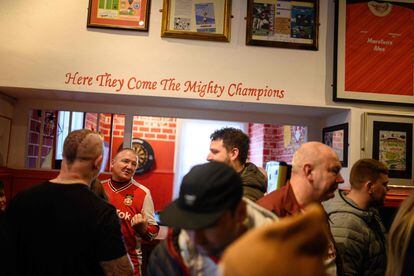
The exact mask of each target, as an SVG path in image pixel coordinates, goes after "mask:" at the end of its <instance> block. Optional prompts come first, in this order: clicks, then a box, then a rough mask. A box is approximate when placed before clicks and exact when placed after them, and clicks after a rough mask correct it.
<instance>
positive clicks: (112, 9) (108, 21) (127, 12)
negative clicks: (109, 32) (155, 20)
mask: <svg viewBox="0 0 414 276" xmlns="http://www.w3.org/2000/svg"><path fill="white" fill-rule="evenodd" d="M150 6H151V1H150V0H112V1H105V0H89V7H88V23H87V27H91V28H105V29H126V30H134V31H144V32H147V31H148V29H149V17H150Z"/></svg>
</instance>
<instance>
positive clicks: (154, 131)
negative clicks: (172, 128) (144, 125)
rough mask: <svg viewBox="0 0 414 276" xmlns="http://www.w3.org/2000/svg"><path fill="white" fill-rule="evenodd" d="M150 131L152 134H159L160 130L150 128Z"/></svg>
mask: <svg viewBox="0 0 414 276" xmlns="http://www.w3.org/2000/svg"><path fill="white" fill-rule="evenodd" d="M150 131H151V132H153V133H160V132H161V129H160V128H151V130H150Z"/></svg>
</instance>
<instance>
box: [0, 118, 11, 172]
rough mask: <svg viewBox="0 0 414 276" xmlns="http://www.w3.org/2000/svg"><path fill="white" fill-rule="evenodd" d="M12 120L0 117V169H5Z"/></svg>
mask: <svg viewBox="0 0 414 276" xmlns="http://www.w3.org/2000/svg"><path fill="white" fill-rule="evenodd" d="M11 126H12V119H11V118H9V117H6V116H3V115H0V167H6V166H7V162H8V157H9V148H10V136H11Z"/></svg>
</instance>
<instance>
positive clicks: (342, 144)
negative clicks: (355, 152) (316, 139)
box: [322, 123, 348, 167]
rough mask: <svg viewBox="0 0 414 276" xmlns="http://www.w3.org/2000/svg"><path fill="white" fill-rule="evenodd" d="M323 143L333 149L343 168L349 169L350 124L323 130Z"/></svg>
mask: <svg viewBox="0 0 414 276" xmlns="http://www.w3.org/2000/svg"><path fill="white" fill-rule="evenodd" d="M322 143H324V144H325V145H328V146H330V147H331V148H333V150H334V151H335V152H336V154H338V157H339V161H341V164H342V167H348V123H346V124H340V125H336V126H331V127H325V128H323V129H322Z"/></svg>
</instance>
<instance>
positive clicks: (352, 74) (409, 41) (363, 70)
mask: <svg viewBox="0 0 414 276" xmlns="http://www.w3.org/2000/svg"><path fill="white" fill-rule="evenodd" d="M375 7H383V9H382V10H380V9H375ZM413 50H414V11H413V10H412V9H410V8H408V7H402V6H397V5H393V4H390V3H383V4H381V3H372V2H371V3H370V4H369V3H366V2H365V3H355V4H347V5H346V49H345V51H346V56H345V63H346V66H345V90H346V91H353V92H371V93H379V94H394V95H413V65H414V62H413V61H414V53H413Z"/></svg>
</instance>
